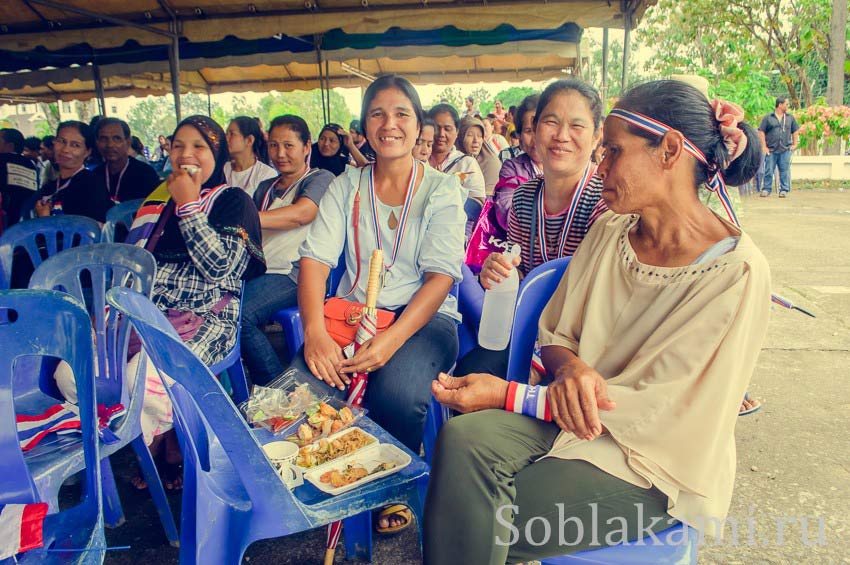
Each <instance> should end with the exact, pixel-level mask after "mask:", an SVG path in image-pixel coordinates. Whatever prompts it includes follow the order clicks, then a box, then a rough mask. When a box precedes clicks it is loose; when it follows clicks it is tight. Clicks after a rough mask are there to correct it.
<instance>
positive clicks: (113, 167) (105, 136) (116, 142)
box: [94, 118, 160, 204]
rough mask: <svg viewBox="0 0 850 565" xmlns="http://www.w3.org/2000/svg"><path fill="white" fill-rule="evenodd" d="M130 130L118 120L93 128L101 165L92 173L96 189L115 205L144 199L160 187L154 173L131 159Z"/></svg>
mask: <svg viewBox="0 0 850 565" xmlns="http://www.w3.org/2000/svg"><path fill="white" fill-rule="evenodd" d="M131 141H132V136H131V135H130V126H128V125H127V122H125V121H123V120H119V119H118V118H103V119H101V120H99V121H98V122H97V124H95V143H96V144H97V149H98V151H99V152H100V155H101V156H102V157H103V159H104V163H103V164H102V165H99V166H98V167H97V168H96V169H95V170H94V174H95V179H96V182H97V183H98V186H100V187H103V188H104V189H105V190H106V192H107V193H108V194H109V198H110V199H111V200H112V201H113V202H115V203H116V204H117V203H119V202H126V201H127V200H135V199H137V198H145V197H146V196H147V195H148V194H150V193H151V192H153V190H154V189H155V188H156V187H157V186H159V183H160V180H159V175H157V174H156V171H155V170H154V169H153V167H151V166H150V165H148V164H147V163H143V162H142V161H139V160H138V159H131V158H130V143H131Z"/></svg>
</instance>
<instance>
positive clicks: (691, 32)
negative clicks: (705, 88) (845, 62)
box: [637, 0, 832, 107]
mask: <svg viewBox="0 0 850 565" xmlns="http://www.w3.org/2000/svg"><path fill="white" fill-rule="evenodd" d="M831 12H832V6H831V2H830V0H728V1H726V2H721V3H717V2H712V1H710V0H691V1H689V2H676V1H674V0H659V2H658V4H656V5H655V6H652V7H651V8H650V9H649V10H648V11H647V14H646V17H645V18H644V21H643V23H642V25H641V27H639V28H638V33H637V35H638V37H639V38H640V39H641V40H642V41H643V42H644V43H645V44H646V45H647V46H650V47H652V48H653V50H654V51H655V55H654V57H653V58H652V60H651V61H650V65H651V66H652V68H653V69H654V70H655V71H657V72H658V73H660V74H662V75H663V74H670V73H675V72H685V73H695V74H700V75H702V76H705V77H706V78H708V79H709V81H710V82H712V83H714V84H718V83H719V82H720V81H721V80H724V79H725V80H727V81H729V82H735V81H739V80H740V79H741V78H747V77H750V76H751V75H753V74H761V75H763V76H762V77H761V78H758V79H756V82H759V83H765V84H769V81H770V80H771V77H770V76H769V75H770V74H771V73H772V72H773V71H776V72H777V73H778V76H779V80H780V82H781V86H782V89H783V90H784V92H770V93H768V94H769V95H772V96H775V95H778V94H787V95H788V96H789V98H790V100H791V104H792V105H793V106H795V107H800V105H801V103H802V104H805V105H809V104H811V103H812V102H813V100H814V98H815V90H814V88H815V85H816V83H817V81H818V78H817V77H818V75H819V74H821V73H825V70H826V63H827V49H828V44H829V42H828V30H829V18H830V14H831ZM765 81H768V82H765Z"/></svg>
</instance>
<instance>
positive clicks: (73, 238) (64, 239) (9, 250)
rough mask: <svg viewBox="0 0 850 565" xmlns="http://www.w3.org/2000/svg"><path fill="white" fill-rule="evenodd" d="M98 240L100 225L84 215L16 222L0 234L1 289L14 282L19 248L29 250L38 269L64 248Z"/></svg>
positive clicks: (28, 252)
mask: <svg viewBox="0 0 850 565" xmlns="http://www.w3.org/2000/svg"><path fill="white" fill-rule="evenodd" d="M98 241H100V225H98V223H97V222H96V221H95V220H92V219H91V218H87V217H85V216H72V215H64V216H51V217H48V218H38V219H35V220H29V221H26V222H21V223H18V224H15V225H14V226H12V227H10V228H9V229H7V230H6V231H5V232H4V233H3V235H2V236H0V288H9V287H10V285H11V278H12V260H13V258H14V253H15V250H16V249H18V248H21V249H24V251H26V253H27V255H29V258H30V261H32V266H33V267H34V268H37V267H38V266H39V265H40V264H41V262H42V261H44V260H45V259H46V258H48V257H52V256H53V255H56V254H57V253H58V252H59V251H62V250H63V249H70V248H72V247H78V246H80V245H89V244H91V243H97V242H98ZM60 242H61V243H60Z"/></svg>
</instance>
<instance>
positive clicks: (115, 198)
mask: <svg viewBox="0 0 850 565" xmlns="http://www.w3.org/2000/svg"><path fill="white" fill-rule="evenodd" d="M129 166H130V159H129V158H128V159H127V162H126V163H124V168H123V169H121V172H120V173H119V174H118V184H116V185H115V194H112V186H111V185H112V182H111V181H110V180H109V177H110V175H109V164H105V165H104V166H103V172H104V176H105V177H106V193H107V194H108V195H109V198H110V199H111V200H112V201H113V202H118V192H120V191H121V180H122V179H123V178H124V173H126V172H127V167H129ZM74 174H76V173H74Z"/></svg>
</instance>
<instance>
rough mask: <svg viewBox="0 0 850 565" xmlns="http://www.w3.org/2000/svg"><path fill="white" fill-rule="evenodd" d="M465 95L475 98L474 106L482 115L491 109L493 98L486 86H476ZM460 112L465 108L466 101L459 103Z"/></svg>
mask: <svg viewBox="0 0 850 565" xmlns="http://www.w3.org/2000/svg"><path fill="white" fill-rule="evenodd" d="M466 96H472V97H473V98H474V99H475V106H476V107H477V108H478V111H479V112H480V113H481V115H482V116H486V115H487V114H489V113H490V112H492V111H493V99H492V95H491V94H490V92H489V91H488V90H487V89H486V88H481V87H478V88H476V89H475V90H473V91H472V92H470V93H468V94H467V95H466ZM466 96H464V97H463V98H464V100H466ZM460 109H461V112H463V111H464V110H466V103H465V102H463V103H462V104H461V108H460Z"/></svg>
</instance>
